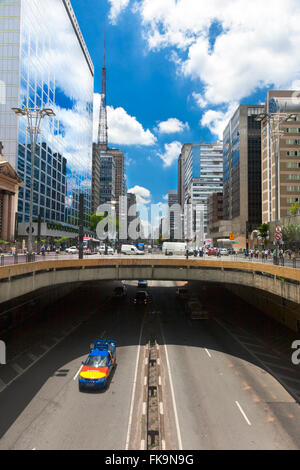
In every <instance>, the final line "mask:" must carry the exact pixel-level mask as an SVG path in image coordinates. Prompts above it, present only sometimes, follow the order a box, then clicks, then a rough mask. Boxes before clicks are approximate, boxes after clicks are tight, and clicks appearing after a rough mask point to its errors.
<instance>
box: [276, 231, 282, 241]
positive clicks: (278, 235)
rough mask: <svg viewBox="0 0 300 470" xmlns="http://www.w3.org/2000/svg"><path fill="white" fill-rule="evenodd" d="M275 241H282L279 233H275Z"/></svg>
mask: <svg viewBox="0 0 300 470" xmlns="http://www.w3.org/2000/svg"><path fill="white" fill-rule="evenodd" d="M275 240H277V241H279V240H282V233H281V232H276V233H275Z"/></svg>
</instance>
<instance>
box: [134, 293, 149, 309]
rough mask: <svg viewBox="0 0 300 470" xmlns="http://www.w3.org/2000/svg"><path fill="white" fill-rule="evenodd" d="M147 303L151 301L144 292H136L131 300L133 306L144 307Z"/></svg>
mask: <svg viewBox="0 0 300 470" xmlns="http://www.w3.org/2000/svg"><path fill="white" fill-rule="evenodd" d="M149 302H151V299H150V296H149V294H148V292H147V291H145V290H140V291H139V292H137V293H136V294H135V297H134V299H133V303H134V304H135V305H146V304H148V303H149Z"/></svg>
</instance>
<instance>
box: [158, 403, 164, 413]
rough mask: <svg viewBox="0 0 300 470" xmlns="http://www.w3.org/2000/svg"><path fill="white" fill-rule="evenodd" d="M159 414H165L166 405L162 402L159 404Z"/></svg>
mask: <svg viewBox="0 0 300 470" xmlns="http://www.w3.org/2000/svg"><path fill="white" fill-rule="evenodd" d="M159 412H160V414H161V415H163V414H164V405H163V402H162V401H160V402H159Z"/></svg>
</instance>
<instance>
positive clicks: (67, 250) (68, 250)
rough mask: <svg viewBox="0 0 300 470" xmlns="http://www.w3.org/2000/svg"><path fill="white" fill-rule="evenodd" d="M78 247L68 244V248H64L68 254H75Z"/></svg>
mask: <svg viewBox="0 0 300 470" xmlns="http://www.w3.org/2000/svg"><path fill="white" fill-rule="evenodd" d="M78 251H79V250H78V248H77V247H76V246H70V247H69V248H66V253H69V254H72V255H75V254H76V253H78Z"/></svg>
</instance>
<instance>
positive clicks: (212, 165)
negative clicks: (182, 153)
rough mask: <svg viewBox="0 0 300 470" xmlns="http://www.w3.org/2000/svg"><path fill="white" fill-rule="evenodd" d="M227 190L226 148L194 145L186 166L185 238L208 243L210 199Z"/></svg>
mask: <svg viewBox="0 0 300 470" xmlns="http://www.w3.org/2000/svg"><path fill="white" fill-rule="evenodd" d="M222 190H223V145H222V141H217V142H214V143H199V144H192V145H191V147H190V148H189V150H188V152H187V154H186V157H185V163H184V195H185V218H184V220H185V222H184V223H185V227H184V230H185V238H186V240H188V241H194V242H196V244H197V245H200V244H202V243H204V240H205V237H206V233H207V230H208V217H207V210H208V197H209V195H210V194H211V193H214V192H221V191H222Z"/></svg>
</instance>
